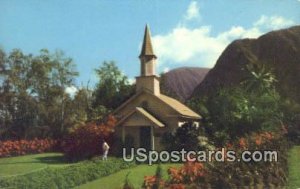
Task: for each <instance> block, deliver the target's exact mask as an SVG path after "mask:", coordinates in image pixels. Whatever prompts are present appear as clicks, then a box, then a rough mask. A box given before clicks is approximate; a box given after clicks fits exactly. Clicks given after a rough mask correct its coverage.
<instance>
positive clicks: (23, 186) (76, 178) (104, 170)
mask: <svg viewBox="0 0 300 189" xmlns="http://www.w3.org/2000/svg"><path fill="white" fill-rule="evenodd" d="M134 166H135V163H132V162H131V163H128V162H125V161H123V160H122V159H117V158H110V159H109V160H107V161H101V160H99V159H96V160H93V161H84V162H81V163H77V164H75V165H70V166H67V167H64V168H56V169H55V168H46V169H43V170H40V171H37V172H33V173H30V174H25V175H20V176H14V177H2V178H1V177H0V188H7V189H8V188H9V189H12V188H16V189H40V188H48V189H52V188H53V189H69V188H73V187H76V186H79V185H82V184H85V183H87V182H89V181H92V180H95V179H99V178H101V177H104V176H107V175H110V174H112V173H115V172H117V171H119V170H121V169H126V168H130V167H134ZM99 187H100V188H101V186H99Z"/></svg>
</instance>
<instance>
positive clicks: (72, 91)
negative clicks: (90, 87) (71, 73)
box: [65, 86, 78, 97]
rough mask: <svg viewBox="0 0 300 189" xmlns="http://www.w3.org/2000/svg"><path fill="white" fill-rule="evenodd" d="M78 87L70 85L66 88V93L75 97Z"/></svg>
mask: <svg viewBox="0 0 300 189" xmlns="http://www.w3.org/2000/svg"><path fill="white" fill-rule="evenodd" d="M77 91H78V89H77V88H76V87H75V86H69V87H67V88H66V89H65V93H67V94H69V95H70V96H71V97H74V96H75V94H76V93H77Z"/></svg>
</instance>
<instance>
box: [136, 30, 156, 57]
mask: <svg viewBox="0 0 300 189" xmlns="http://www.w3.org/2000/svg"><path fill="white" fill-rule="evenodd" d="M142 56H154V57H155V58H156V55H155V54H154V52H153V47H152V42H151V34H150V30H149V27H148V25H146V27H145V34H144V41H143V45H142V51H141V54H140V56H139V57H142Z"/></svg>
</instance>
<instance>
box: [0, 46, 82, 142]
mask: <svg viewBox="0 0 300 189" xmlns="http://www.w3.org/2000/svg"><path fill="white" fill-rule="evenodd" d="M77 75H78V73H77V72H76V71H75V69H74V64H73V62H72V60H71V59H70V58H65V57H64V56H63V53H61V52H57V53H54V54H50V53H49V52H48V50H46V49H43V50H41V51H40V54H39V55H38V56H33V55H31V54H29V55H25V54H24V53H23V52H22V51H21V50H13V51H12V52H11V53H10V54H9V56H7V57H6V58H4V61H1V72H0V76H1V87H0V89H1V91H0V92H1V99H0V105H1V108H2V110H1V117H0V118H1V122H0V123H1V128H4V127H5V128H6V131H7V132H6V136H10V137H11V136H12V135H15V137H17V138H26V137H30V136H36V135H38V134H37V131H43V130H47V131H48V133H49V134H51V135H53V136H59V135H61V134H62V133H63V132H65V130H66V128H65V124H64V123H65V120H66V119H67V118H68V117H69V116H66V115H65V104H66V101H69V100H70V99H69V97H68V95H67V94H66V93H65V89H66V87H68V86H71V85H73V82H74V78H75V77H76V76H77ZM0 134H1V133H0Z"/></svg>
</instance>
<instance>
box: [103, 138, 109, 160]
mask: <svg viewBox="0 0 300 189" xmlns="http://www.w3.org/2000/svg"><path fill="white" fill-rule="evenodd" d="M102 149H103V157H102V160H107V154H108V150H109V145H108V144H107V143H106V142H105V141H103V144H102Z"/></svg>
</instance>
